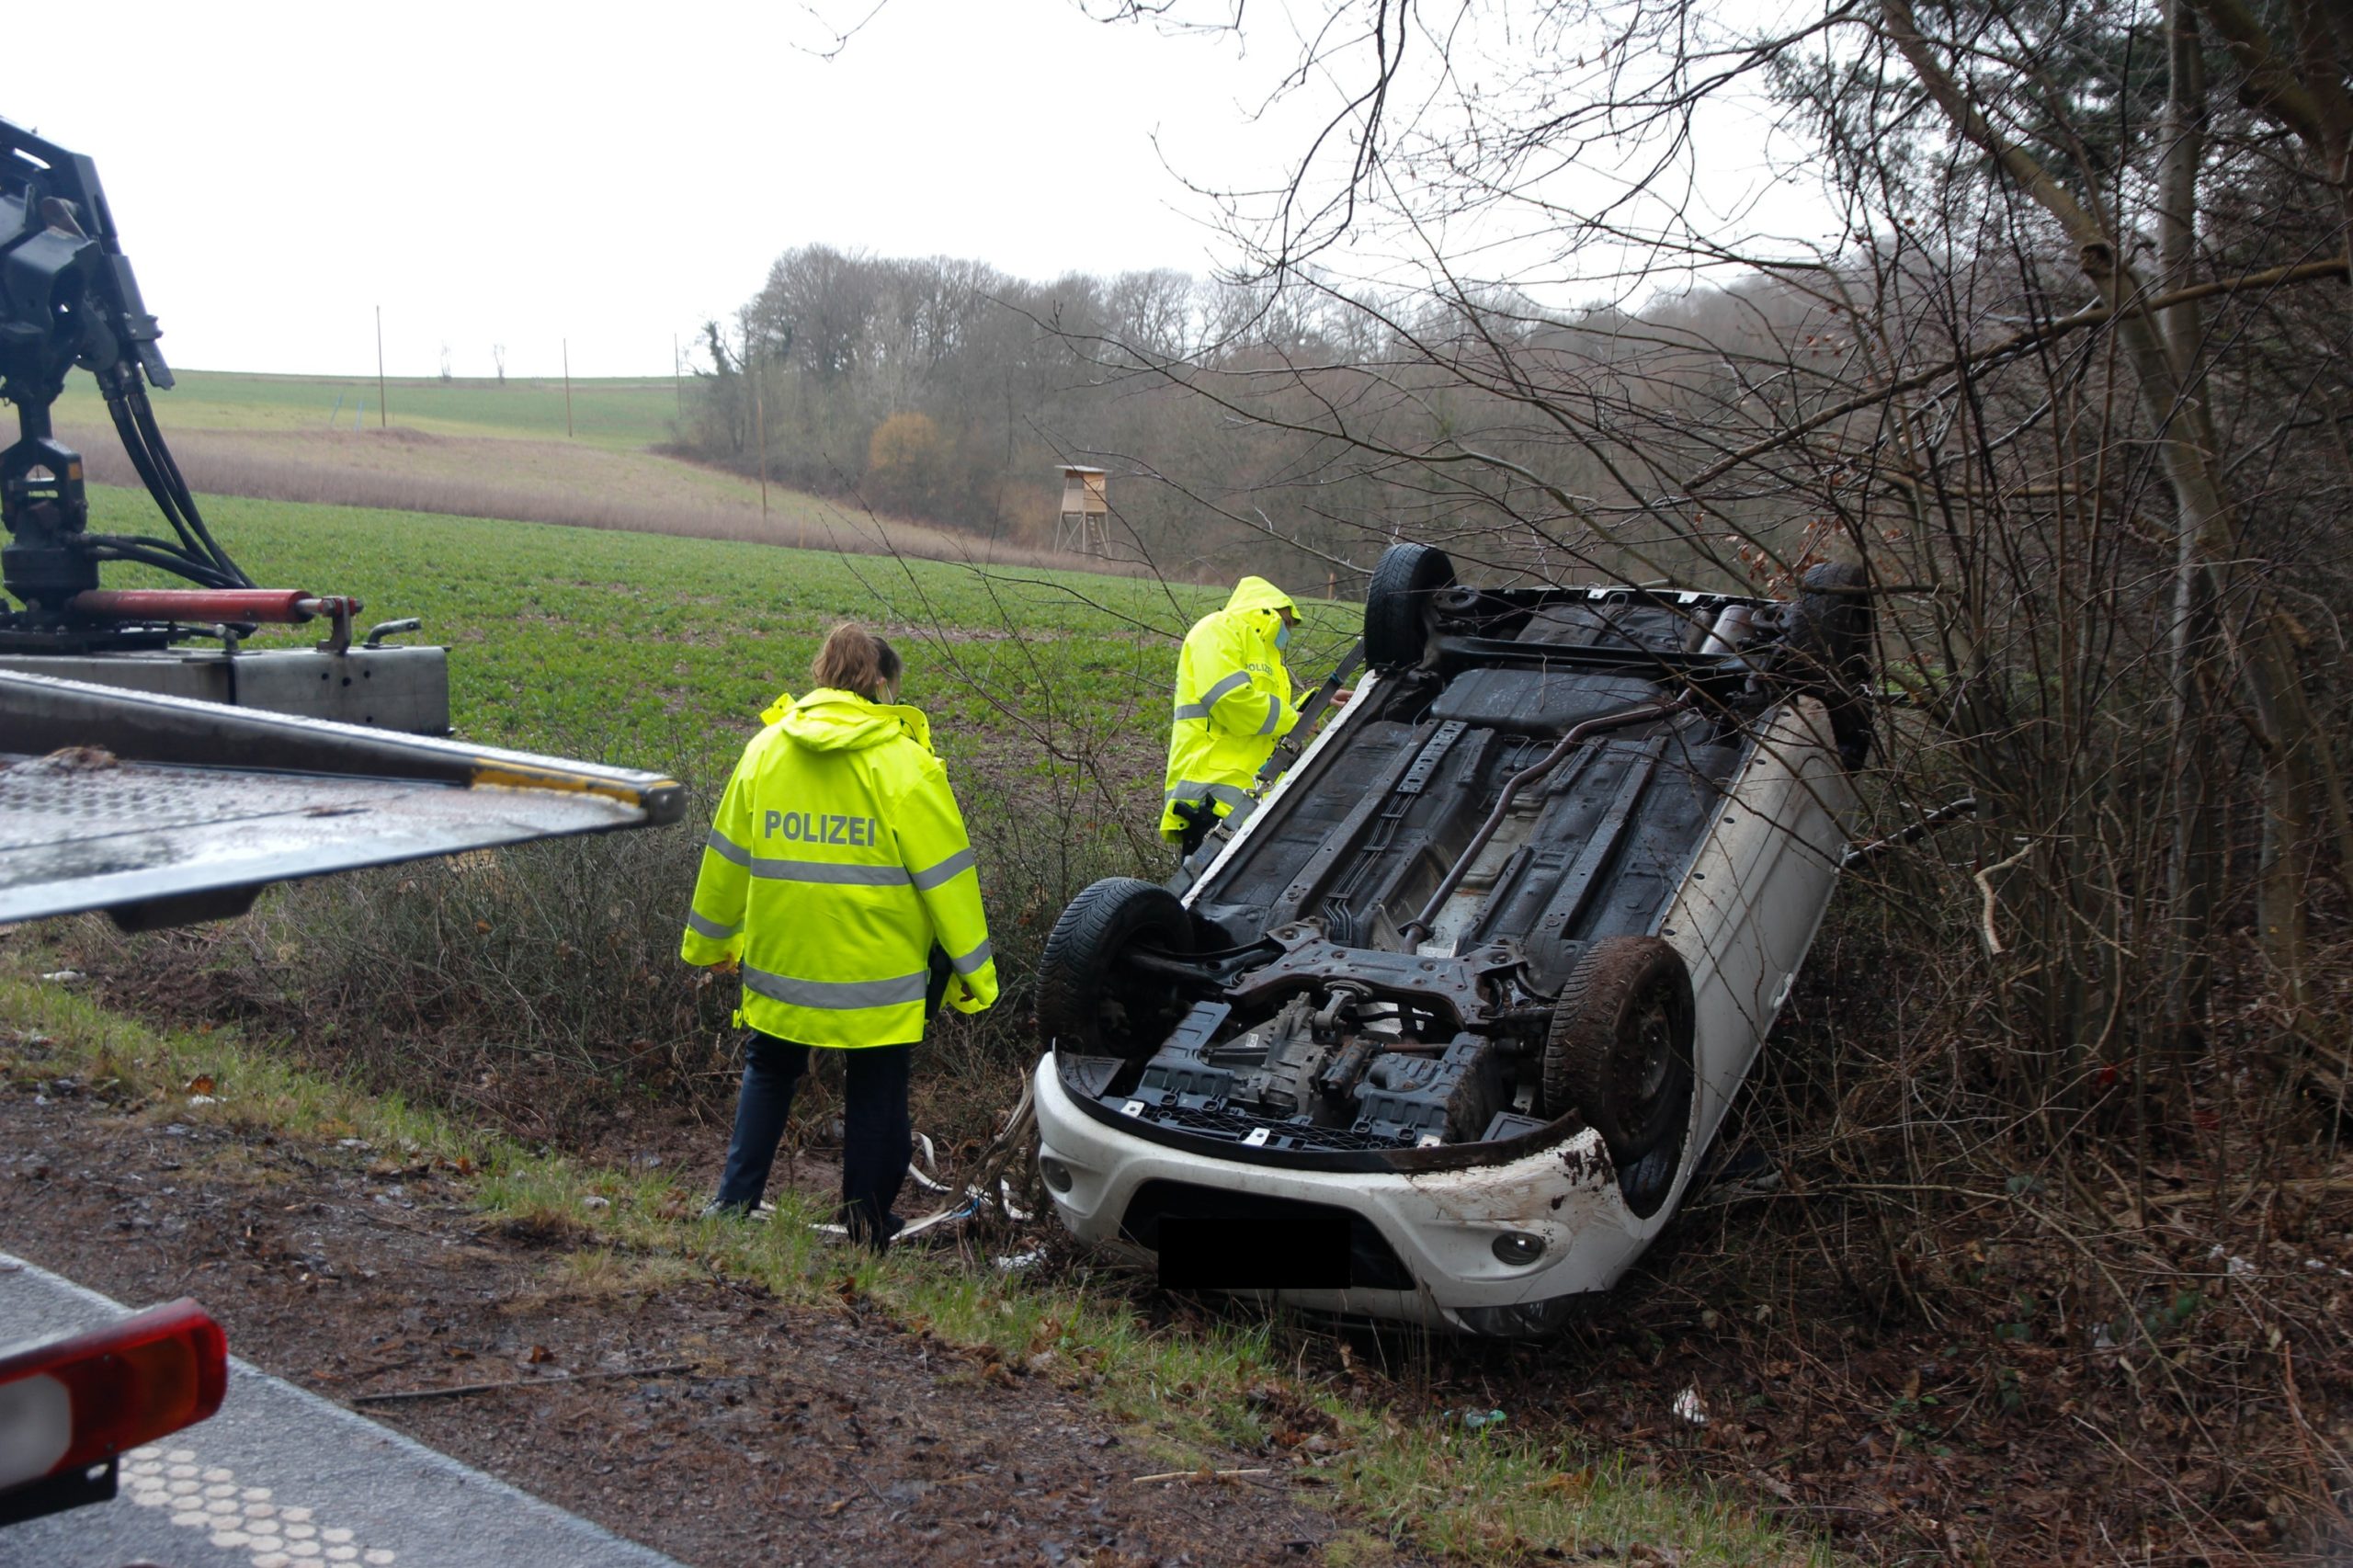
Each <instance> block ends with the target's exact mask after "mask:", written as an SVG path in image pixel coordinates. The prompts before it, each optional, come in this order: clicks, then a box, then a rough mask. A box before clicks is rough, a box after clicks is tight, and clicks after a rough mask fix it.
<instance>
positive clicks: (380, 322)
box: [376, 305, 386, 430]
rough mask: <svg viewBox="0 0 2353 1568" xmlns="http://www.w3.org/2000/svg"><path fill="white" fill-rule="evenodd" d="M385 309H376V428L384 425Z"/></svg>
mask: <svg viewBox="0 0 2353 1568" xmlns="http://www.w3.org/2000/svg"><path fill="white" fill-rule="evenodd" d="M384 418H385V416H384V307H383V306H381V305H378V306H377V307H376V428H377V429H379V430H381V429H384V428H386V426H385V423H384Z"/></svg>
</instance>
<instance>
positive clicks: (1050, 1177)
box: [1038, 1154, 1541, 1245]
mask: <svg viewBox="0 0 2353 1568" xmlns="http://www.w3.org/2000/svg"><path fill="white" fill-rule="evenodd" d="M1038 1174H1039V1175H1040V1176H1043V1177H1045V1178H1046V1185H1047V1186H1048V1187H1052V1188H1053V1189H1054V1190H1055V1191H1056V1192H1068V1191H1069V1190H1070V1184H1071V1180H1072V1176H1071V1171H1070V1167H1069V1166H1068V1165H1064V1164H1063V1162H1062V1161H1061V1160H1059V1159H1057V1158H1056V1157H1055V1156H1053V1155H1051V1154H1040V1155H1039V1156H1038ZM1539 1245H1541V1244H1539Z"/></svg>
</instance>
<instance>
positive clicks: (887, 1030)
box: [680, 626, 997, 1247]
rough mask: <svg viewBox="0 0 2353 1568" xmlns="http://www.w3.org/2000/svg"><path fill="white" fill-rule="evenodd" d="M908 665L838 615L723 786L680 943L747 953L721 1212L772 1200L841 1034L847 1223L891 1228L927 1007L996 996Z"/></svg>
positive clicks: (704, 956) (983, 925) (719, 959)
mask: <svg viewBox="0 0 2353 1568" xmlns="http://www.w3.org/2000/svg"><path fill="white" fill-rule="evenodd" d="M901 669H902V666H901V661H900V659H899V655H898V653H896V652H895V651H894V650H893V649H892V647H891V645H890V644H889V643H888V642H884V641H883V640H882V639H881V638H880V637H876V636H874V635H872V634H871V633H870V632H867V631H863V630H861V629H860V628H858V627H856V626H838V627H835V629H834V631H833V633H832V634H831V635H830V636H829V637H827V638H826V640H825V645H824V648H823V649H822V650H820V651H819V653H818V654H817V658H816V662H815V664H814V665H813V668H812V674H813V676H814V677H815V680H816V689H815V690H813V691H812V692H810V693H809V694H808V695H807V696H806V697H803V698H801V699H800V700H799V701H797V702H796V701H794V700H793V699H791V698H790V697H786V698H780V699H778V701H777V704H776V706H774V707H773V708H770V709H769V710H767V712H766V713H765V714H763V715H762V717H763V718H764V719H766V720H767V728H766V729H763V730H762V731H761V732H760V733H758V734H757V735H755V736H754V737H753V738H752V742H751V744H749V745H747V746H745V748H744V757H743V760H742V761H741V762H739V763H737V764H736V766H735V773H734V776H733V778H730V779H729V780H728V782H727V790H726V793H725V794H724V795H722V797H721V799H720V802H719V813H718V816H717V819H716V820H715V821H714V822H713V823H712V824H711V830H710V839H709V841H708V842H707V844H706V846H705V847H704V849H703V856H702V870H701V874H700V876H699V877H698V878H697V880H696V882H695V893H694V905H693V908H692V910H691V912H690V913H689V914H688V916H687V932H686V938H685V941H684V943H683V944H682V946H681V949H680V956H681V957H683V958H684V959H685V960H687V962H688V963H690V964H699V965H707V966H716V967H719V968H722V969H727V968H736V967H739V966H740V970H741V973H742V977H743V984H744V1000H743V1009H742V1011H741V1013H740V1014H739V1015H738V1017H739V1018H740V1020H741V1021H742V1022H743V1023H745V1024H747V1025H749V1026H750V1027H751V1028H752V1029H753V1030H754V1031H755V1032H754V1034H753V1036H752V1038H751V1040H750V1041H749V1043H748V1044H747V1045H746V1046H745V1062H744V1085H743V1091H742V1094H741V1095H740V1096H739V1097H738V1098H737V1101H736V1107H735V1132H734V1137H733V1140H732V1141H731V1142H730V1143H729V1145H728V1149H727V1168H726V1172H725V1174H724V1175H723V1176H722V1177H721V1180H720V1187H719V1196H718V1198H717V1199H714V1200H713V1201H712V1203H711V1205H710V1209H708V1210H705V1213H706V1214H710V1213H745V1212H748V1211H750V1210H753V1209H755V1208H756V1206H757V1205H758V1203H759V1200H760V1195H761V1193H762V1192H763V1191H764V1190H765V1189H766V1188H767V1178H768V1170H769V1167H770V1165H772V1163H773V1162H774V1160H775V1158H776V1150H777V1144H778V1142H779V1140H780V1139H781V1138H782V1137H783V1134H784V1123H785V1117H786V1114H787V1112H789V1111H790V1109H791V1107H792V1096H793V1091H794V1089H795V1088H796V1087H797V1086H798V1085H799V1084H800V1081H801V1074H802V1073H803V1072H804V1071H805V1070H806V1068H807V1066H808V1062H809V1051H810V1048H811V1047H818V1048H821V1049H827V1050H840V1051H844V1052H845V1055H844V1058H843V1062H844V1066H845V1069H846V1074H847V1108H846V1112H845V1116H844V1120H845V1122H846V1124H847V1137H846V1138H845V1141H844V1148H843V1153H842V1222H843V1223H844V1224H845V1225H846V1226H847V1228H848V1229H849V1232H850V1233H851V1234H852V1235H853V1236H855V1237H857V1238H858V1239H859V1240H861V1241H865V1242H867V1243H869V1244H872V1245H875V1246H878V1247H880V1246H881V1245H883V1244H886V1243H887V1242H888V1241H889V1240H890V1238H891V1236H892V1233H895V1232H896V1231H897V1230H898V1229H899V1226H900V1223H901V1221H899V1219H898V1217H897V1216H895V1215H893V1214H892V1212H891V1205H892V1201H893V1200H894V1199H896V1198H897V1197H898V1193H899V1188H900V1186H901V1185H902V1184H903V1183H904V1181H905V1180H906V1174H907V1156H908V1151H909V1142H910V1131H909V1127H908V1121H907V1071H908V1067H909V1064H910V1059H911V1058H912V1057H913V1055H914V1051H915V1042H916V1041H917V1040H921V1039H922V1038H923V1030H924V1024H925V1021H926V1018H927V1017H929V1016H930V1014H931V1013H932V1012H934V1011H936V1010H937V1009H938V1005H939V1003H940V1002H941V1000H943V997H944V999H945V1000H946V1001H947V1003H948V1005H949V1006H952V1007H954V1008H956V1009H957V1010H958V1011H959V1012H964V1013H977V1012H979V1011H981V1010H982V1009H983V1008H984V1007H986V1006H989V1005H990V1004H991V1003H992V1002H995V1000H996V994H997V981H996V964H995V961H994V960H992V959H991V957H990V955H989V931H988V921H987V917H986V916H985V915H983V912H982V909H981V890H980V880H979V877H978V874H977V873H976V872H975V871H974V869H973V864H972V844H971V842H970V840H969V839H968V838H967V837H966V836H965V833H964V819H963V816H962V814H961V812H958V810H957V809H956V797H955V795H954V793H953V792H952V791H951V790H949V787H948V775H947V772H946V770H945V769H943V768H942V767H940V765H939V759H938V758H937V757H935V756H933V755H932V753H931V732H930V726H929V724H928V723H927V722H926V720H925V718H924V716H923V714H922V713H921V712H919V711H917V710H915V709H913V708H908V707H903V706H900V705H899V702H898V690H899V679H900V675H901Z"/></svg>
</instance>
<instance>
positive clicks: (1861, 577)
mask: <svg viewBox="0 0 2353 1568" xmlns="http://www.w3.org/2000/svg"><path fill="white" fill-rule="evenodd" d="M1868 586H1870V574H1869V573H1867V572H1865V571H1864V570H1863V569H1862V568H1861V567H1860V566H1858V565H1856V564H1854V563H1853V562H1847V561H1825V562H1822V563H1821V564H1820V565H1818V566H1815V567H1813V568H1811V569H1810V570H1808V571H1807V573H1806V574H1805V578H1804V580H1803V583H1802V586H1801V588H1800V591H1799V594H1798V599H1797V603H1796V604H1795V605H1793V606H1792V607H1791V608H1790V623H1789V631H1790V635H1789V642H1790V651H1791V653H1793V654H1794V655H1795V656H1796V659H1797V667H1798V672H1799V679H1800V680H1801V681H1802V682H1803V683H1804V685H1805V687H1806V688H1807V689H1809V690H1811V691H1813V693H1814V694H1815V695H1817V696H1818V697H1820V698H1821V699H1822V703H1823V707H1824V709H1826V710H1828V712H1829V714H1830V733H1831V737H1832V738H1833V739H1834V740H1835V741H1836V743H1837V746H1838V756H1839V760H1840V761H1842V762H1844V763H1845V764H1846V765H1847V767H1849V768H1855V767H1861V766H1862V765H1863V763H1864V761H1865V759H1867V758H1868V757H1869V756H1870V751H1871V699H1870V689H1871V601H1870V597H1869V596H1868V595H1865V594H1861V593H1856V592H1853V591H1852V590H1854V589H1858V588H1864V587H1868Z"/></svg>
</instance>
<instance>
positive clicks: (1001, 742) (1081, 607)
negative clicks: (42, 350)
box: [91, 487, 1358, 780]
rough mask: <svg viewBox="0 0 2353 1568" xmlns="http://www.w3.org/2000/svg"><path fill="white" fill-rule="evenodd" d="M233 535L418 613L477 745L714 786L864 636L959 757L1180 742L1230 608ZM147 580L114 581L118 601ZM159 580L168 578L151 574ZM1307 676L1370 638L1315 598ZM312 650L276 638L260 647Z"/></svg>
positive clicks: (998, 578)
mask: <svg viewBox="0 0 2353 1568" xmlns="http://www.w3.org/2000/svg"><path fill="white" fill-rule="evenodd" d="M91 500H92V506H91V509H92V519H93V520H92V526H93V527H94V528H110V529H117V530H121V531H143V530H148V529H152V528H154V527H155V526H156V525H155V524H154V521H153V515H152V509H151V507H150V506H149V503H148V501H147V498H146V496H145V495H144V494H142V493H139V492H135V491H123V490H110V489H103V488H96V487H94V488H93V490H92V492H91ZM205 509H206V514H207V519H208V521H209V522H210V525H211V527H212V529H213V532H214V534H215V535H216V536H217V537H218V538H219V539H220V540H222V544H223V545H224V546H225V547H226V548H227V549H228V550H229V551H230V552H231V553H232V554H233V556H235V557H236V559H237V560H238V562H240V563H241V564H243V565H244V567H245V569H246V570H247V571H248V572H249V573H251V574H253V575H254V577H255V578H256V581H259V582H262V583H265V584H269V585H281V586H290V587H303V588H308V589H311V590H312V591H313V592H318V593H349V594H357V595H358V596H359V597H361V598H362V599H363V600H365V601H366V603H367V607H368V612H367V616H366V618H365V619H391V618H393V617H401V616H416V617H419V618H421V619H423V620H424V622H425V630H424V632H423V634H422V635H423V637H424V638H426V639H427V640H431V641H436V642H446V643H448V644H449V645H450V684H451V693H450V695H451V701H452V706H453V710H454V715H455V719H456V722H457V724H458V726H459V729H460V733H464V734H466V735H468V736H470V737H472V738H473V739H476V740H479V741H483V742H484V743H487V744H501V745H515V746H522V747H527V748H533V749H541V750H568V751H572V752H574V754H575V755H582V756H594V757H597V758H598V759H600V760H611V761H615V762H624V763H633V764H635V765H637V766H642V767H657V768H663V769H667V770H670V771H674V772H680V773H683V774H684V775H686V776H688V777H691V778H699V779H705V780H710V779H715V778H720V777H723V775H724V771H725V769H726V768H727V767H730V766H732V764H733V760H734V757H735V755H736V753H737V752H738V751H739V750H740V749H741V748H742V745H743V743H744V740H745V737H746V736H747V735H748V734H749V733H751V732H752V731H753V730H755V729H756V728H757V727H758V714H759V712H760V710H762V709H763V708H765V707H767V704H768V703H769V702H771V701H773V700H774V699H775V698H776V697H777V695H778V693H779V692H780V691H783V690H785V689H787V688H790V689H792V690H796V691H797V690H801V689H803V688H805V687H806V686H807V672H808V667H809V661H810V658H811V656H812V655H813V653H815V652H816V648H817V644H818V642H820V641H821V640H822V638H823V637H824V632H825V631H826V629H827V628H828V627H829V626H831V625H832V624H833V623H834V622H835V621H837V620H841V619H858V620H861V621H865V622H868V623H870V624H878V625H880V626H881V627H882V628H884V629H885V630H886V631H887V633H888V634H889V635H892V636H893V637H894V638H896V639H897V640H898V641H899V642H901V644H902V652H903V653H904V654H905V655H906V657H907V661H908V675H907V680H906V686H905V693H904V695H905V698H906V699H907V700H908V701H910V702H912V703H914V704H915V705H916V706H918V707H920V708H923V709H925V710H926V711H927V712H928V713H929V715H930V717H931V720H932V723H933V726H934V737H935V742H936V744H938V748H939V750H940V752H941V754H942V755H943V756H948V757H949V758H951V759H954V758H956V757H958V756H974V755H978V754H980V753H983V752H995V753H996V754H999V756H1000V757H1001V758H1003V757H1011V758H1015V759H1017V760H1018V759H1026V760H1020V761H1019V765H1020V766H1029V765H1031V764H1034V765H1035V766H1037V767H1051V766H1054V762H1053V756H1052V754H1053V752H1054V750H1056V749H1060V750H1062V751H1063V752H1064V754H1065V755H1068V754H1069V752H1070V751H1071V750H1072V748H1073V747H1074V745H1076V744H1078V742H1079V741H1082V740H1085V739H1086V738H1087V737H1090V736H1091V737H1095V738H1096V739H1097V740H1100V739H1101V738H1102V737H1105V736H1111V737H1119V738H1124V739H1125V740H1127V741H1129V742H1131V743H1133V744H1139V745H1142V748H1143V750H1144V752H1146V753H1152V752H1156V751H1157V750H1158V749H1159V748H1161V747H1162V746H1164V745H1165V740H1166V724H1167V702H1168V687H1169V683H1170V682H1171V681H1172V680H1173V678H1174V676H1175V670H1176V644H1177V642H1178V641H1179V639H1180V638H1181V637H1182V635H1183V633H1184V630H1185V627H1186V626H1187V625H1188V624H1189V623H1190V621H1191V620H1192V619H1194V618H1195V617H1197V616H1199V615H1200V614H1202V613H1203V612H1204V611H1206V610H1208V609H1210V608H1214V607H1215V606H1216V605H1218V604H1221V603H1222V602H1223V600H1224V597H1225V591H1224V590H1222V589H1208V588H1200V587H1196V586H1192V585H1160V584H1157V583H1154V582H1152V581H1149V580H1145V579H1137V578H1130V577H1107V576H1099V575H1094V574H1086V573H1080V572H1053V571H1034V570H1028V569H1012V568H991V569H979V568H972V567H967V566H961V565H956V564H951V563H948V562H931V561H912V560H904V561H903V560H894V559H892V558H891V557H888V556H853V555H836V554H831V553H824V552H820V551H798V550H791V549H784V548H779V547H777V546H773V545H761V544H749V543H743V542H737V541H732V540H701V539H690V538H683V537H677V536H670V535H655V534H633V533H621V532H615V531H608V530H603V529H586V528H560V527H555V526H551V525H547V524H540V523H519V522H506V521H495V520H485V519H481V518H471V517H445V516H441V515H439V514H434V513H421V512H385V511H376V510H369V509H364V508H359V507H349V506H308V505H302V504H298V503H290V502H271V501H252V500H242V499H237V498H233V497H219V498H208V500H207V501H206V503H205ZM142 580H144V579H143V578H142V574H141V573H140V572H137V571H132V570H123V569H119V568H110V569H109V571H108V578H107V581H108V584H109V585H116V586H123V585H133V584H136V583H139V582H141V581H142ZM153 580H154V581H157V582H162V581H164V579H162V578H160V577H157V578H155V579H153ZM1302 609H1303V611H1304V613H1305V616H1306V619H1307V627H1306V630H1305V631H1304V633H1303V634H1302V638H1301V641H1300V643H1299V653H1298V657H1297V658H1296V659H1295V661H1294V665H1293V668H1294V673H1295V674H1296V675H1297V676H1299V677H1300V678H1302V679H1306V678H1310V677H1311V676H1312V675H1314V674H1320V673H1321V671H1322V669H1323V668H1324V666H1325V665H1328V663H1329V661H1330V659H1331V658H1332V657H1333V656H1334V655H1335V654H1336V653H1337V651H1338V650H1339V648H1340V647H1341V646H1342V645H1343V644H1344V643H1345V642H1346V641H1347V639H1349V638H1352V637H1353V636H1354V635H1355V632H1356V630H1357V616H1358V611H1357V610H1356V609H1355V608H1354V607H1352V606H1347V605H1338V604H1326V603H1322V602H1314V603H1306V602H1303V603H1302ZM311 641H315V633H301V632H299V631H284V632H273V633H267V634H266V635H265V636H264V637H263V638H261V639H258V640H257V643H256V645H260V646H267V645H270V644H271V642H278V643H303V642H311Z"/></svg>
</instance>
